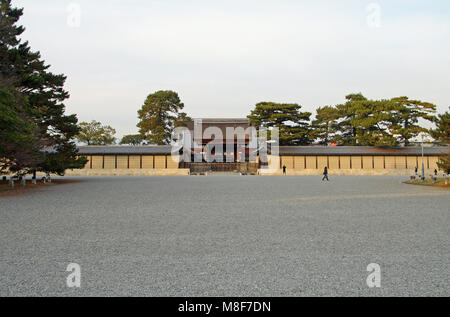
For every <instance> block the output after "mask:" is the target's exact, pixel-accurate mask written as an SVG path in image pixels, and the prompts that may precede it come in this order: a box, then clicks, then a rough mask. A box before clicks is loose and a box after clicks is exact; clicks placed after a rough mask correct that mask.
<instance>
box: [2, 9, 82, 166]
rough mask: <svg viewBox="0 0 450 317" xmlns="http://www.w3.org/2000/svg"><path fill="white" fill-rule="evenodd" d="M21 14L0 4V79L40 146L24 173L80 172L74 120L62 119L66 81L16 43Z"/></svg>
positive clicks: (32, 53)
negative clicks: (14, 97)
mask: <svg viewBox="0 0 450 317" xmlns="http://www.w3.org/2000/svg"><path fill="white" fill-rule="evenodd" d="M22 14H23V10H22V9H17V8H12V7H11V1H10V0H1V1H0V57H1V65H0V72H1V78H7V79H8V80H7V81H8V83H9V85H10V86H11V87H13V88H14V90H15V91H16V92H17V93H18V94H20V95H21V97H20V98H19V99H20V100H21V101H23V103H22V104H21V106H20V112H21V115H20V116H21V117H22V118H28V120H30V121H32V122H33V124H35V125H36V126H37V130H38V134H39V139H40V145H42V146H37V147H35V149H34V151H35V152H34V155H32V157H33V158H36V161H35V162H33V164H30V166H28V170H29V171H30V170H32V169H36V170H41V171H45V172H54V173H58V174H63V173H64V171H65V170H66V169H73V168H81V167H83V166H84V164H85V163H86V159H84V158H77V149H76V145H75V143H74V142H73V138H74V136H75V135H77V134H78V127H77V118H76V116H75V115H65V105H64V103H63V102H64V101H65V100H66V99H67V98H68V97H69V94H68V93H67V92H66V91H65V90H64V83H65V80H66V77H65V76H64V75H55V74H52V73H51V72H49V71H48V69H49V66H48V65H46V64H45V62H44V61H43V60H42V59H41V56H40V53H39V52H33V51H32V50H31V48H30V47H29V44H28V42H23V43H22V42H21V41H20V39H19V36H20V35H21V34H22V33H23V32H24V28H23V27H21V26H17V22H18V20H19V19H20V17H21V16H22ZM22 132H23V133H24V134H26V133H27V132H26V131H22ZM56 162H57V164H55V163H56Z"/></svg>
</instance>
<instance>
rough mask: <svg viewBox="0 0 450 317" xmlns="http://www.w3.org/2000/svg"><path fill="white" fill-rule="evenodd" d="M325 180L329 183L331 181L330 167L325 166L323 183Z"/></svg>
mask: <svg viewBox="0 0 450 317" xmlns="http://www.w3.org/2000/svg"><path fill="white" fill-rule="evenodd" d="M324 180H327V181H328V182H329V181H330V179H329V178H328V167H326V166H325V169H324V170H323V178H322V182H323V181H324Z"/></svg>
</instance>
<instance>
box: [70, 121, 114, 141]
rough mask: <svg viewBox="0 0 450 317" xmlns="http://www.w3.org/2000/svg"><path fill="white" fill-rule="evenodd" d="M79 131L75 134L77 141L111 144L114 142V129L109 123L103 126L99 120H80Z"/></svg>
mask: <svg viewBox="0 0 450 317" xmlns="http://www.w3.org/2000/svg"><path fill="white" fill-rule="evenodd" d="M79 127H80V133H79V134H78V135H77V136H76V139H77V140H78V141H79V142H82V143H85V144H87V145H111V144H114V143H115V142H116V138H115V137H114V135H115V134H116V130H114V129H113V128H112V127H110V126H109V125H105V126H103V125H102V124H101V123H100V122H97V121H95V120H93V121H92V122H89V123H88V122H81V123H80V125H79Z"/></svg>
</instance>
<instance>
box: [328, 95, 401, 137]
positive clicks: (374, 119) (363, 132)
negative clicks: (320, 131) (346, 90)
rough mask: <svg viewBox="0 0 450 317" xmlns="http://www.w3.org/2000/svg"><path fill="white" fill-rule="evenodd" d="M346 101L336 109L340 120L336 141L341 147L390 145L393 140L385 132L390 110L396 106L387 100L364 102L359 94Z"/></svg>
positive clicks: (387, 127) (390, 115)
mask: <svg viewBox="0 0 450 317" xmlns="http://www.w3.org/2000/svg"><path fill="white" fill-rule="evenodd" d="M346 99H347V102H346V103H345V104H342V105H338V106H336V109H337V111H338V113H339V116H340V120H339V123H338V129H339V132H340V133H339V135H338V136H337V137H336V139H337V140H338V141H339V143H341V144H342V145H352V146H356V145H358V146H394V145H396V144H397V141H396V139H395V137H394V136H393V135H392V134H391V133H389V129H390V126H391V124H392V123H391V119H392V111H393V110H394V109H396V104H395V103H393V102H391V101H389V100H368V99H367V98H365V97H364V96H363V95H362V94H352V95H348V96H347V97H346Z"/></svg>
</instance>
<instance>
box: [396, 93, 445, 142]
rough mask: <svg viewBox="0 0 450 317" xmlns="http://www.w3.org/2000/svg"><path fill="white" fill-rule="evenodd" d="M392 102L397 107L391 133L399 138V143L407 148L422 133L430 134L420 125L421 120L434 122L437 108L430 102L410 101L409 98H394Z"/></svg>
mask: <svg viewBox="0 0 450 317" xmlns="http://www.w3.org/2000/svg"><path fill="white" fill-rule="evenodd" d="M392 102H394V103H395V104H396V106H397V107H396V109H395V110H394V112H393V113H392V118H391V119H392V120H391V121H392V123H393V124H392V127H391V133H392V134H394V135H396V136H398V139H399V141H400V142H401V143H403V144H404V145H405V146H409V145H410V140H411V139H413V138H415V137H417V136H418V135H419V134H420V133H423V132H428V130H427V129H425V128H424V127H422V126H420V125H419V120H420V119H424V120H427V121H429V122H433V120H434V118H435V113H436V106H435V105H434V104H432V103H429V102H423V101H420V100H410V99H409V98H408V97H398V98H393V99H392Z"/></svg>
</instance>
